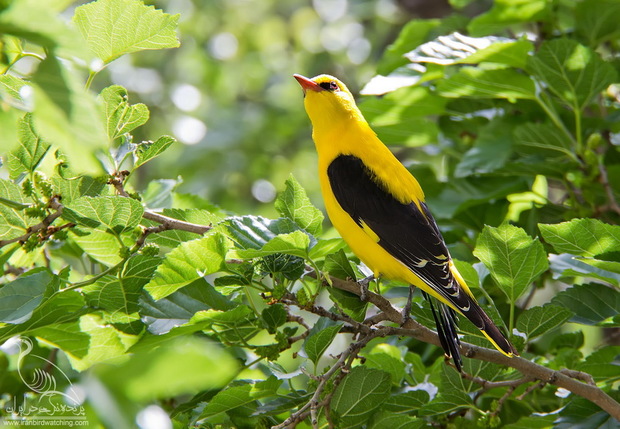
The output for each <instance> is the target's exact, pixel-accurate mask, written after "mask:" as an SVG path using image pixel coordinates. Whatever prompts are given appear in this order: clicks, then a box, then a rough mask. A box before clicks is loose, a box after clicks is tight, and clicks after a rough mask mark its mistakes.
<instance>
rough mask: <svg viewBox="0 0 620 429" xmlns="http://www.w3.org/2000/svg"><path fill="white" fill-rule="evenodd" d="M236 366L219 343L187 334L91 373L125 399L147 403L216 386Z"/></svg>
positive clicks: (230, 376) (229, 376) (229, 377)
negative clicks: (120, 362) (120, 393)
mask: <svg viewBox="0 0 620 429" xmlns="http://www.w3.org/2000/svg"><path fill="white" fill-rule="evenodd" d="M209 369H211V370H209ZM215 369H216V370H215ZM239 369H240V368H239V364H238V362H237V360H236V359H235V358H234V357H232V356H231V355H230V354H229V353H228V352H227V351H225V350H224V349H222V347H220V346H219V345H217V344H215V343H213V342H211V341H207V340H205V339H203V338H196V337H189V336H188V337H185V338H176V339H173V340H171V341H169V342H168V343H166V344H163V345H162V346H160V347H157V348H155V349H149V350H142V351H139V352H137V353H134V354H132V356H131V359H128V360H126V361H125V362H124V363H122V364H120V365H114V366H111V365H108V366H99V367H97V368H96V369H94V373H95V374H96V376H97V377H98V378H99V379H100V380H101V381H103V382H104V383H105V384H107V385H108V386H111V387H113V389H114V391H119V392H123V394H124V395H125V397H126V398H127V400H128V401H130V402H132V403H148V402H151V401H153V400H156V399H164V398H170V397H175V396H179V395H188V394H189V395H191V394H195V393H198V392H201V391H204V390H212V389H219V388H221V387H222V386H225V385H226V384H227V383H228V382H230V380H232V379H233V378H234V377H235V375H236V374H237V373H238V372H239ZM214 399H215V398H214Z"/></svg>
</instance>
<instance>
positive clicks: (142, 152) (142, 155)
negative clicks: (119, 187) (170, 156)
mask: <svg viewBox="0 0 620 429" xmlns="http://www.w3.org/2000/svg"><path fill="white" fill-rule="evenodd" d="M173 143H176V139H175V138H174V137H170V136H161V137H160V138H158V139H157V140H155V141H154V142H142V143H140V144H139V145H138V147H137V149H136V160H135V161H134V164H133V168H134V170H135V169H136V168H138V167H140V166H141V165H144V164H146V163H147V162H149V161H150V160H152V159H154V158H155V157H157V156H159V155H161V154H162V153H163V152H164V151H165V150H166V149H168V148H169V147H170V146H171V145H172V144H173Z"/></svg>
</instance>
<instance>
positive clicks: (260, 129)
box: [93, 0, 488, 216]
mask: <svg viewBox="0 0 620 429" xmlns="http://www.w3.org/2000/svg"><path fill="white" fill-rule="evenodd" d="M147 3H152V4H154V5H155V7H157V8H160V9H163V10H164V11H165V12H167V13H171V14H177V13H178V14H180V31H179V37H180V39H181V47H180V48H178V49H171V50H164V51H149V52H142V53H137V54H134V55H126V56H124V57H122V58H121V59H119V60H117V61H115V62H114V63H112V64H111V65H110V67H109V68H108V69H107V70H106V71H105V72H104V73H101V74H100V75H99V76H97V78H96V79H95V82H94V84H93V89H94V90H96V91H98V90H100V89H102V88H104V87H105V86H107V85H109V84H110V83H116V84H120V85H123V86H125V87H126V88H127V89H128V90H129V94H130V102H131V103H136V102H144V103H145V104H147V105H148V107H149V109H150V111H151V119H150V121H149V122H148V123H147V124H146V125H145V126H142V127H141V128H139V129H138V130H137V133H136V139H137V140H138V141H140V140H155V139H156V138H158V137H159V136H160V135H163V134H169V135H173V136H174V137H176V138H177V139H178V140H179V142H180V144H178V145H176V147H175V148H174V149H170V150H169V151H167V152H166V156H163V157H160V158H159V159H158V160H157V161H156V162H154V163H152V164H151V165H150V166H149V167H148V168H147V169H144V168H143V169H140V170H139V171H140V173H141V174H142V175H143V176H142V177H138V178H137V182H134V186H136V187H137V188H138V189H140V190H143V189H144V186H145V184H146V183H148V182H149V181H150V180H152V179H163V180H165V182H163V183H162V185H164V186H165V187H176V190H177V191H178V192H182V193H193V194H197V195H199V196H202V197H204V198H206V199H208V200H209V201H211V202H213V203H215V204H217V205H219V206H221V207H223V208H225V209H226V210H231V211H234V212H237V213H240V214H244V213H254V214H264V215H267V216H270V215H274V214H275V212H273V207H272V204H271V202H272V200H273V199H274V198H275V195H276V193H277V192H278V191H279V190H281V189H282V188H283V186H284V180H285V179H286V178H287V177H288V175H289V174H291V173H293V174H294V175H295V177H296V178H297V179H298V180H299V181H300V182H301V184H302V185H303V186H304V187H305V188H306V189H307V191H308V193H309V194H310V197H311V198H312V200H313V202H314V203H316V204H317V205H319V206H320V205H321V198H320V196H319V189H318V181H317V180H316V172H315V170H316V155H315V153H314V146H313V143H312V140H311V128H310V123H309V120H308V119H307V117H306V114H305V112H304V108H303V101H302V92H301V89H300V88H299V85H298V84H297V82H296V81H295V80H294V79H293V78H292V74H293V73H300V74H303V75H306V76H309V77H311V76H314V75H316V74H320V73H329V74H333V75H336V76H337V77H339V78H341V79H342V80H343V81H344V82H345V83H346V84H347V85H348V86H349V88H350V89H351V91H352V92H353V93H354V94H357V93H358V92H359V90H360V88H361V87H362V86H363V85H364V84H365V83H366V82H367V81H368V80H369V79H370V78H371V77H372V76H373V75H374V74H375V73H376V69H377V61H378V59H379V58H380V57H381V54H382V53H383V52H384V50H385V49H386V47H387V46H389V45H390V43H392V42H393V41H394V39H395V38H396V36H397V35H398V34H399V31H400V29H401V28H402V26H403V25H404V24H405V23H407V22H408V21H409V20H411V19H412V18H415V17H420V18H429V17H440V16H444V15H446V14H449V13H450V7H449V6H448V3H447V1H446V2H443V1H436V0H427V1H424V0H421V1H415V0H403V1H396V0H361V1H359V0H356V1H353V0H288V1H286V2H282V1H276V0H161V1H156V2H147ZM476 5H477V6H476ZM487 6H488V5H487ZM474 7H484V2H474ZM472 12H473V11H472ZM134 180H136V179H134Z"/></svg>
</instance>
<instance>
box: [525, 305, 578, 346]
mask: <svg viewBox="0 0 620 429" xmlns="http://www.w3.org/2000/svg"><path fill="white" fill-rule="evenodd" d="M572 315H573V312H572V311H570V310H569V309H567V308H565V307H560V306H557V305H550V304H548V305H545V306H542V307H532V308H528V309H527V310H526V311H524V312H523V313H522V314H521V315H520V316H519V319H518V320H517V329H518V330H519V331H520V332H523V333H524V334H525V335H527V339H528V340H531V339H533V338H536V337H538V336H540V335H542V334H544V333H545V332H548V331H550V330H552V329H554V328H557V327H558V326H561V325H562V324H563V323H564V322H566V321H567V320H568V319H570V318H571V316H572Z"/></svg>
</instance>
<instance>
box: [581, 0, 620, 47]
mask: <svg viewBox="0 0 620 429" xmlns="http://www.w3.org/2000/svg"><path fill="white" fill-rule="evenodd" d="M618 15H620V3H619V2H618V1H617V0H584V1H582V2H579V3H578V4H577V6H576V7H575V30H576V32H577V34H579V35H580V36H581V37H583V38H585V39H586V40H587V41H588V44H589V45H590V47H591V48H593V49H595V48H596V47H597V46H598V45H599V44H601V43H603V42H605V41H607V40H611V39H613V38H616V37H618V35H620V28H618V25H617V24H618V22H617V20H616V19H615V17H617V16H618Z"/></svg>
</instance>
